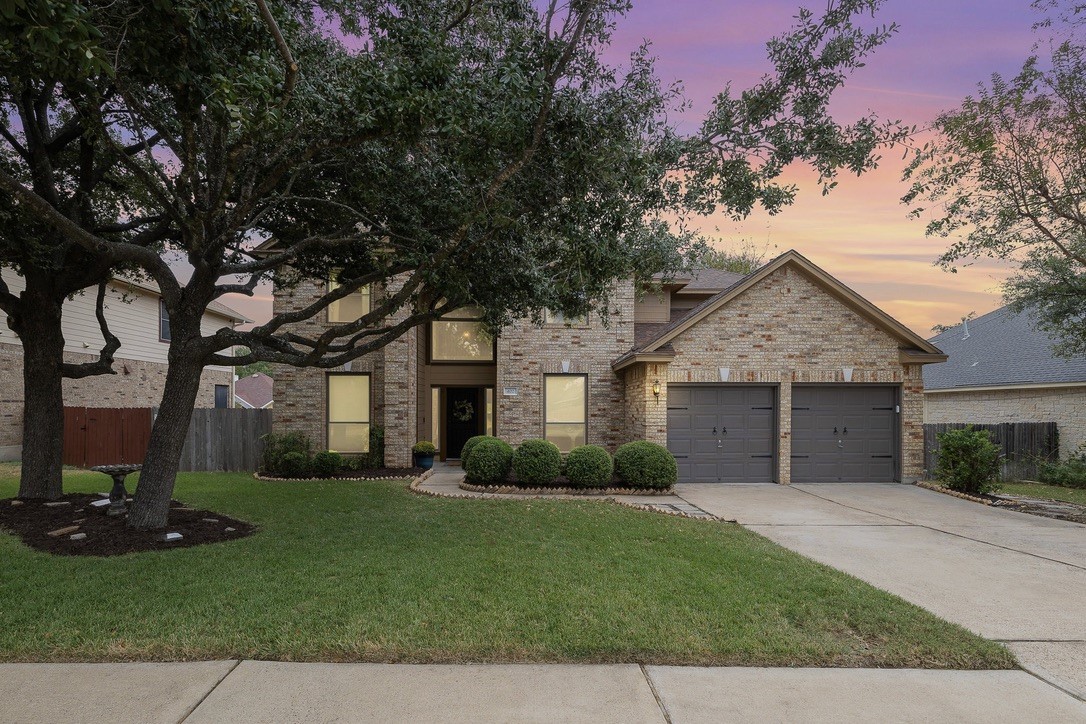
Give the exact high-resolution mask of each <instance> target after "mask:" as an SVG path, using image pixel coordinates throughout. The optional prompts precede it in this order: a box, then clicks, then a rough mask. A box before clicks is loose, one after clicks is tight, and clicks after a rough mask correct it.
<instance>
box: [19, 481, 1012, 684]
mask: <svg viewBox="0 0 1086 724" xmlns="http://www.w3.org/2000/svg"><path fill="white" fill-rule="evenodd" d="M104 487H105V480H104V478H103V477H102V476H100V475H80V474H71V475H68V476H67V477H66V489H67V490H69V491H94V490H99V489H104ZM15 490H16V486H15V481H14V479H12V478H11V477H6V478H0V497H9V496H11V495H13V494H14V493H15ZM176 496H177V497H178V498H179V499H182V500H184V501H186V502H188V503H191V504H192V505H195V506H199V507H206V508H210V509H212V510H216V511H220V512H222V513H226V514H229V515H233V516H236V517H239V518H242V519H246V520H249V521H252V522H254V523H256V524H258V525H259V526H260V531H259V532H258V533H257V534H256V535H254V536H252V537H250V538H247V539H244V540H240V541H234V542H231V543H226V544H219V545H214V546H199V547H195V548H188V549H179V550H175V551H169V552H165V553H140V554H131V555H127V556H121V557H115V558H106V559H102V558H85V557H53V556H50V555H47V554H44V553H39V552H35V551H31V550H29V549H27V548H25V547H24V546H23V545H22V544H21V543H20V542H19V541H18V540H17V539H16V538H14V537H13V536H11V535H9V534H3V533H0V560H2V561H3V564H2V566H0V660H8V661H15V660H26V661H29V660H36V661H48V660H52V661H67V660H137V659H162V660H166V659H170V660H175V659H210V658H226V657H247V658H258V659H280V660H322V661H410V662H460V661H555V662H557V661H583V662H604V661H607V662H627V661H637V662H650V663H684V664H695V663H696V664H747V665H755V664H764V665H782V666H799V665H804V666H810V665H828V666H857V665H873V666H911V667H912V666H920V667H955V668H958V667H961V668H971V667H972V668H982V667H991V668H1001V667H1009V666H1013V659H1012V658H1011V656H1010V654H1008V653H1007V652H1006V651H1005V650H1004V649H1003V648H1002V647H1000V646H998V645H997V644H994V643H991V642H988V641H986V640H984V639H981V638H978V637H976V636H974V635H972V634H970V633H968V632H966V631H965V630H964V629H962V628H960V627H957V626H954V625H951V624H949V623H946V622H944V621H942V620H940V619H938V618H936V617H935V616H933V615H931V614H929V613H927V612H925V611H923V610H921V609H919V608H917V607H915V606H913V605H911V604H908V603H906V602H904V601H902V600H901V599H899V598H896V597H894V596H891V595H889V594H887V593H883V592H881V591H879V590H877V589H875V588H872V587H871V586H868V585H866V584H864V583H861V582H860V581H858V580H856V579H854V578H851V577H849V576H847V575H845V574H843V573H839V572H836V571H834V570H832V569H830V568H827V567H825V566H822V565H819V564H817V563H814V562H812V561H809V560H807V559H805V558H802V557H800V556H798V555H795V554H793V553H790V552H788V551H786V550H785V549H783V548H781V547H779V546H777V545H775V544H773V543H771V542H769V541H768V540H766V539H764V538H762V537H760V536H757V535H755V534H753V533H750V532H748V531H745V530H743V529H742V528H739V527H738V526H736V525H731V524H724V523H719V522H712V521H699V520H685V519H680V518H675V517H670V516H664V515H660V514H657V513H648V512H642V511H636V510H631V509H627V508H622V507H619V506H616V505H613V504H607V503H599V502H591V501H580V502H573V501H538V500H532V501H513V500H487V501H480V500H452V499H436V498H430V497H423V496H417V495H414V494H411V493H409V492H408V491H407V490H406V484H405V483H404V482H365V483H361V482H334V483H322V482H311V483H289V484H287V483H261V482H258V481H255V480H253V479H252V478H251V477H249V476H247V475H243V474H206V473H204V474H183V475H181V476H180V477H179V481H178V486H177V492H176Z"/></svg>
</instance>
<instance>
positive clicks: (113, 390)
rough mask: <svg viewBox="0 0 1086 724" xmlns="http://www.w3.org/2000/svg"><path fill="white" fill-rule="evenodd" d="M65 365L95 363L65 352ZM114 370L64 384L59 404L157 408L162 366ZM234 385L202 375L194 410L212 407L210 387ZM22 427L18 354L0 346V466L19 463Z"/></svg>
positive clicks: (221, 374) (221, 372) (210, 373)
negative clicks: (10, 461) (4, 462)
mask: <svg viewBox="0 0 1086 724" xmlns="http://www.w3.org/2000/svg"><path fill="white" fill-rule="evenodd" d="M64 359H65V360H66V361H67V362H71V363H80V362H89V361H93V360H96V359H97V356H96V355H89V354H78V353H75V352H65V353H64ZM113 368H114V369H115V370H117V374H115V375H97V376H95V377H86V378H84V379H80V380H64V404H65V405H66V406H68V407H157V406H158V405H159V403H160V401H161V400H162V391H163V389H164V388H165V386H166V370H167V366H166V365H164V364H160V363H157V362H145V361H141V360H130V359H121V358H119V357H118V359H117V360H116V361H115V362H114V364H113ZM126 369H127V370H128V372H127V374H126V373H125V370H126ZM233 379H234V374H233V371H232V370H226V369H218V368H208V369H205V370H204V373H203V376H202V378H201V380H200V392H199V394H198V396H197V398H196V407H214V406H215V385H231V384H232V382H233ZM231 399H232V396H231ZM22 425H23V350H22V347H20V346H18V345H13V344H4V343H0V460H2V459H16V458H18V456H19V449H20V447H21V445H22V438H23V429H22Z"/></svg>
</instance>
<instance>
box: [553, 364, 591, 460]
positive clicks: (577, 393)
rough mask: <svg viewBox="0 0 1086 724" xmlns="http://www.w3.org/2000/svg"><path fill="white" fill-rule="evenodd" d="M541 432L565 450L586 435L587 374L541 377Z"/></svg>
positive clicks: (583, 440)
mask: <svg viewBox="0 0 1086 724" xmlns="http://www.w3.org/2000/svg"><path fill="white" fill-rule="evenodd" d="M543 420H544V427H545V435H546V438H547V439H548V440H550V441H551V442H553V443H554V444H555V445H557V446H558V449H559V450H561V451H562V452H563V453H568V452H569V451H570V450H572V449H573V448H575V447H577V446H578V445H584V444H585V442H586V441H587V439H588V377H587V376H586V375H545V376H544V378H543Z"/></svg>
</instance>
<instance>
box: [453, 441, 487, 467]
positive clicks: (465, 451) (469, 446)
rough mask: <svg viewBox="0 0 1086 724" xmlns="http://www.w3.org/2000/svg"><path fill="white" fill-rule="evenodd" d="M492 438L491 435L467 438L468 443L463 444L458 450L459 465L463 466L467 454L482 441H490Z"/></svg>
mask: <svg viewBox="0 0 1086 724" xmlns="http://www.w3.org/2000/svg"><path fill="white" fill-rule="evenodd" d="M492 438H493V436H492V435H476V436H475V437H469V438H468V441H467V442H466V443H464V447H462V448H460V465H464V463H466V462H467V460H468V453H470V452H471V451H472V449H473V448H474V447H475V446H476V445H478V444H479V443H480V442H481V441H483V440H490V439H492Z"/></svg>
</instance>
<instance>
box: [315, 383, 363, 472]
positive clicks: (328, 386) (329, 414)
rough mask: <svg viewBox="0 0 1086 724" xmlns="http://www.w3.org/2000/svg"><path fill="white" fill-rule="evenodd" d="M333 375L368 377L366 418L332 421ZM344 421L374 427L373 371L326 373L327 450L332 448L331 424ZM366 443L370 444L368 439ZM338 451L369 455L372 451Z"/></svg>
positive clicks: (325, 445) (325, 429)
mask: <svg viewBox="0 0 1086 724" xmlns="http://www.w3.org/2000/svg"><path fill="white" fill-rule="evenodd" d="M333 377H365V378H366V387H367V389H368V392H367V397H368V398H369V405H368V409H367V410H366V416H367V419H366V420H337V421H336V422H335V423H333V422H332V419H331V417H332V406H331V405H330V404H328V401H329V400H330V399H331V391H332V378H333ZM343 423H346V424H353V425H369V426H370V430H372V429H373V424H374V423H373V373H371V372H326V373H325V374H324V449H325V450H330V449H331V442H332V427H331V426H332V425H333V424H343ZM366 444H367V446H368V445H369V441H368V440H367V442H366ZM338 452H341V453H342V454H344V455H368V454H369V452H370V451H369V450H365V451H362V452H359V451H357V450H356V451H351V452H348V451H346V450H340V451H338Z"/></svg>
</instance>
